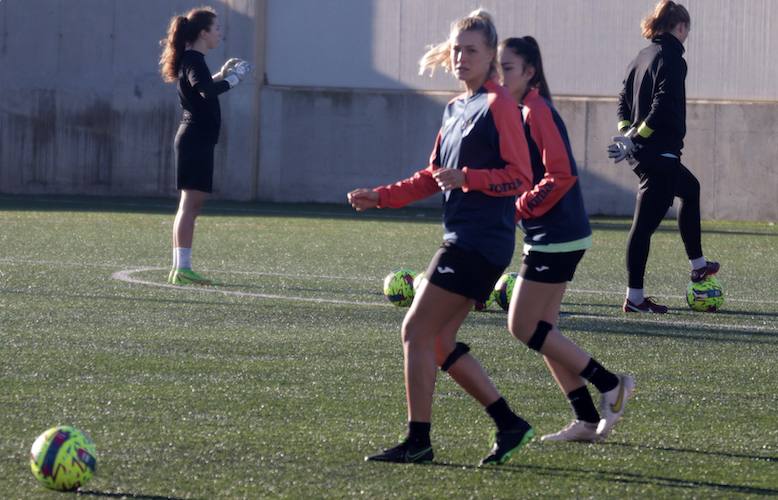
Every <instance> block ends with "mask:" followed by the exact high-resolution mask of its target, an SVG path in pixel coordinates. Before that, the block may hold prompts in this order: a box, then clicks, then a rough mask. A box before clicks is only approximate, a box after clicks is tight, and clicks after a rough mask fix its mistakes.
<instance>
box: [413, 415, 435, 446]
mask: <svg viewBox="0 0 778 500" xmlns="http://www.w3.org/2000/svg"><path fill="white" fill-rule="evenodd" d="M431 427H432V424H431V423H430V422H413V421H411V422H408V441H410V442H411V443H413V444H414V445H415V446H429V445H430V444H431V442H430V428H431Z"/></svg>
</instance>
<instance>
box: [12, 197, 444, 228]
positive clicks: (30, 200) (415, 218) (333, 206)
mask: <svg viewBox="0 0 778 500" xmlns="http://www.w3.org/2000/svg"><path fill="white" fill-rule="evenodd" d="M177 207H178V200H177V199H174V198H105V197H90V196H79V197H71V196H16V195H0V210H5V211H17V212H29V211H33V212H105V213H110V212H115V213H125V214H156V215H169V216H170V217H171V219H172V218H173V217H174V216H175V213H176V209H177ZM202 215H203V216H206V217H207V216H231V217H241V216H246V217H257V216H262V217H287V218H289V217H294V218H310V219H356V220H397V221H402V222H423V223H425V224H428V223H430V222H439V221H440V220H441V210H440V209H439V208H429V207H414V206H410V207H406V208H402V209H393V210H370V211H369V212H363V213H357V212H356V211H354V209H353V208H351V206H349V205H348V204H347V203H346V195H345V193H344V195H343V203H342V204H340V203H261V202H237V201H224V200H208V201H207V202H206V203H205V206H204V207H203V211H202Z"/></svg>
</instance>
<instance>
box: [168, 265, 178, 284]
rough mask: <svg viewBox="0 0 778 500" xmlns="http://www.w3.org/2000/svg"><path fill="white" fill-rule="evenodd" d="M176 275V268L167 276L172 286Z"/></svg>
mask: <svg viewBox="0 0 778 500" xmlns="http://www.w3.org/2000/svg"><path fill="white" fill-rule="evenodd" d="M175 274H176V268H175V267H174V268H173V269H171V270H170V272H169V273H168V275H167V282H168V283H170V284H171V285H172V284H173V276H175Z"/></svg>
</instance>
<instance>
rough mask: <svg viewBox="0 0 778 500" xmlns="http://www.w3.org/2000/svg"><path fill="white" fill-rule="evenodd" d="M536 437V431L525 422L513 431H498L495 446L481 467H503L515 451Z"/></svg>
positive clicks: (521, 421) (520, 421) (521, 422)
mask: <svg viewBox="0 0 778 500" xmlns="http://www.w3.org/2000/svg"><path fill="white" fill-rule="evenodd" d="M534 435H535V431H534V430H532V427H531V426H530V425H529V424H528V423H527V422H525V421H524V420H521V419H520V420H519V423H518V424H516V426H515V427H514V428H512V429H509V430H507V431H497V432H496V433H495V437H494V446H492V452H491V453H490V454H489V456H488V457H486V458H484V459H483V460H481V463H480V464H479V465H478V466H479V467H483V466H484V465H502V464H504V463H505V462H507V461H508V460H510V459H511V455H512V454H513V452H514V451H516V450H518V449H519V448H521V447H522V446H524V445H525V444H527V443H528V442H529V441H530V440H531V439H532V437H533V436H534Z"/></svg>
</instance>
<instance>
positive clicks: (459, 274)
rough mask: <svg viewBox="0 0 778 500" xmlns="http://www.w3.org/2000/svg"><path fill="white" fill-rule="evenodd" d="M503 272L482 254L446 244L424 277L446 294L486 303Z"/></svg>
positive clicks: (436, 255)
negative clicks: (454, 294)
mask: <svg viewBox="0 0 778 500" xmlns="http://www.w3.org/2000/svg"><path fill="white" fill-rule="evenodd" d="M504 270H505V269H504V268H502V267H496V266H495V265H494V264H492V263H491V262H489V261H488V260H486V259H485V258H484V257H483V256H481V254H479V253H476V252H469V251H467V250H463V249H461V248H459V247H458V246H456V245H454V244H451V243H444V244H443V245H441V247H440V250H438V252H437V253H436V254H435V256H434V257H433V258H432V261H431V262H430V265H429V267H428V268H427V272H426V273H425V276H426V277H427V280H429V282H430V283H432V284H434V285H437V286H439V287H440V288H442V289H444V290H446V291H449V292H452V293H456V294H458V295H462V296H464V297H467V298H470V299H474V300H475V301H476V302H486V299H487V298H489V294H490V293H492V290H494V284H495V283H496V282H497V280H498V279H500V276H501V275H502V272H503V271H504Z"/></svg>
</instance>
